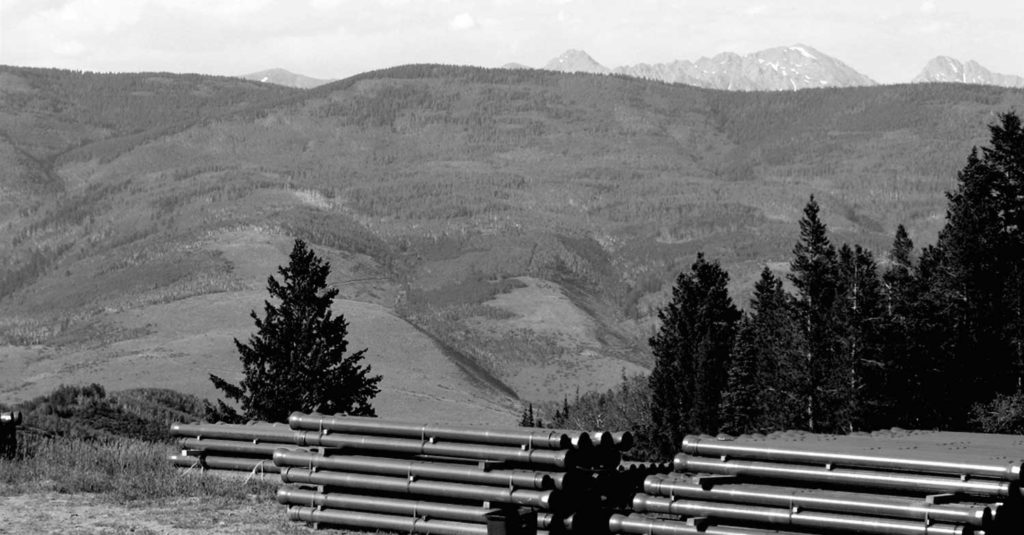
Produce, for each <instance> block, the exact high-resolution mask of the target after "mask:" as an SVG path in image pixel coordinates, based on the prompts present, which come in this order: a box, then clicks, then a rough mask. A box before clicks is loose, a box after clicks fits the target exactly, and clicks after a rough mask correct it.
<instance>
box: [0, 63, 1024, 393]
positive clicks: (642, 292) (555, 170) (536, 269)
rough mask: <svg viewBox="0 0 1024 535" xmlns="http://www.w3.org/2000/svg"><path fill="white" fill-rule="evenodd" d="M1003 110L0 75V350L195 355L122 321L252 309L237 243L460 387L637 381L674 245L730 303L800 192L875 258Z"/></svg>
mask: <svg viewBox="0 0 1024 535" xmlns="http://www.w3.org/2000/svg"><path fill="white" fill-rule="evenodd" d="M1022 104H1024V91H1021V90H1011V89H1004V88H994V87H983V86H969V85H959V84H948V85H946V84H921V85H904V86H883V87H870V88H851V89H820V90H819V89H816V90H803V91H796V92H779V93H731V92H724V91H711V90H704V89H698V88H693V87H687V86H681V85H668V84H662V83H656V82H649V81H642V80H636V79H630V78H625V77H617V76H594V75H584V74H576V75H571V74H561V73H553V72H545V71H534V70H500V69H491V70H488V69H479V68H467V67H445V66H430V65H421V66H407V67H398V68H394V69H388V70H384V71H376V72H371V73H366V74H363V75H359V76H356V77H353V78H350V79H347V80H343V81H339V82H336V83H333V84H329V85H325V86H321V87H318V88H316V89H313V90H309V91H305V92H292V91H291V90H287V89H284V88H280V87H275V86H270V85H260V84H256V83H250V82H245V81H241V80H236V79H227V78H212V77H200V76H191V75H169V74H159V75H157V74H149V75H99V74H83V73H75V72H68V71H41V70H34V69H14V68H8V67H0V140H2V143H0V158H3V160H2V162H3V166H2V168H3V171H0V173H2V174H0V187H2V188H3V192H4V198H3V201H0V207H2V211H0V225H3V229H4V232H3V234H2V238H3V239H2V240H0V258H3V259H4V260H3V265H2V266H0V269H2V273H0V313H2V316H0V317H2V318H3V319H2V320H0V344H6V346H0V350H3V349H2V348H5V347H6V348H7V350H8V352H9V353H11V354H13V355H19V357H18V358H19V359H21V360H19V362H22V363H25V362H29V361H32V360H33V359H43V360H46V359H59V358H62V357H60V356H59V355H68V354H74V355H80V357H76V358H82V359H86V360H88V359H95V360H100V359H102V356H101V354H102V353H103V350H104V349H103V348H105V347H109V346H110V345H111V344H117V343H121V344H122V345H121V346H118V348H119V349H118V351H121V353H119V355H120V356H123V357H124V356H127V357H131V356H132V355H135V356H137V357H139V359H138V360H139V361H140V362H142V364H140V365H157V364H154V363H152V362H151V361H150V360H147V357H148V358H150V359H151V358H152V356H153V355H161V356H162V357H161V358H166V359H171V360H173V359H174V358H176V357H175V356H174V355H175V354H176V352H188V351H193V350H194V351H198V349H195V348H196V347H200V346H195V345H187V346H186V345H181V346H175V347H176V348H178V349H175V350H173V351H170V350H168V351H165V352H161V351H156V350H154V349H153V348H152V347H150V346H146V345H145V344H141V345H140V344H135V345H131V344H130V342H131V341H132V340H141V339H143V338H145V339H147V340H149V339H154V340H155V339H160V340H169V339H172V338H173V339H174V340H184V339H190V340H191V339H193V338H198V337H201V336H202V332H193V331H191V330H190V329H196V328H197V327H194V326H193V327H188V328H184V327H183V328H181V329H180V330H174V328H172V327H171V326H170V325H171V323H173V322H170V321H159V322H157V321H152V322H148V323H146V322H141V323H140V322H137V321H136V322H134V323H133V321H129V319H126V318H130V317H140V316H145V317H149V316H146V314H147V313H149V312H152V311H154V310H157V309H158V308H159V307H164V308H167V307H170V306H172V305H173V304H175V303H183V304H184V305H182V307H181V308H180V310H185V311H188V312H191V313H194V314H198V313H201V309H202V307H204V306H207V305H205V304H203V303H207V304H208V303H209V302H210V300H211V299H213V297H209V298H207V300H205V301H204V300H203V299H200V298H201V297H203V296H223V299H228V298H229V297H230V296H235V295H241V293H242V292H251V291H253V290H254V289H258V288H259V287H260V286H261V285H262V282H263V281H264V280H265V277H266V276H267V275H269V274H270V270H271V269H272V268H273V265H274V264H272V263H271V264H270V265H269V266H268V265H266V263H265V262H263V257H262V256H260V254H257V253H258V252H259V251H262V249H259V248H258V247H257V246H259V247H263V246H264V245H266V244H267V243H271V242H274V240H276V239H277V238H278V237H281V236H293V237H300V238H303V239H305V240H307V241H308V242H310V243H311V244H313V245H314V246H315V247H319V248H320V249H321V250H323V251H326V253H327V254H328V257H329V258H330V259H331V260H332V264H334V265H335V266H336V267H337V268H338V269H337V272H338V274H337V277H336V280H335V283H337V284H339V287H340V288H341V289H342V297H343V298H347V299H351V300H354V301H364V302H369V303H375V304H377V305H381V306H383V307H386V308H387V309H389V310H391V311H393V312H394V313H396V314H398V315H400V316H401V317H402V318H404V319H405V320H407V321H408V322H410V323H412V324H413V325H415V326H416V327H417V328H418V329H420V330H421V331H422V332H425V333H427V334H429V336H430V337H432V338H433V339H435V340H436V341H437V342H438V343H439V344H440V345H441V346H442V347H444V349H445V351H447V352H448V354H449V355H452V358H454V359H456V360H458V362H459V363H460V369H461V370H463V371H464V372H466V373H470V374H471V375H472V376H473V377H476V379H475V380H477V381H480V382H482V384H488V385H491V386H492V387H494V388H498V389H501V390H502V391H503V392H506V393H509V394H512V393H514V395H518V396H519V397H521V398H523V399H526V400H538V401H542V400H552V399H558V400H561V399H562V396H563V394H564V393H565V392H572V391H573V390H574V389H577V388H578V389H580V390H582V391H588V390H604V389H606V388H608V387H609V386H611V385H613V384H615V383H617V382H618V381H619V380H620V378H621V375H622V373H623V371H625V372H627V373H632V372H635V371H639V370H641V369H643V368H647V367H649V366H650V365H651V363H652V359H651V356H650V353H649V350H648V348H647V347H646V338H647V337H648V336H649V335H650V334H651V333H652V329H653V326H654V324H655V319H656V318H654V316H653V315H654V311H655V310H656V309H657V308H658V307H660V306H662V305H663V304H664V302H665V301H666V300H667V291H668V289H669V288H670V287H671V284H672V282H673V280H674V279H675V277H676V275H677V274H678V273H679V272H681V271H683V270H684V269H686V268H687V267H688V266H690V265H691V264H692V263H693V261H694V259H695V255H696V253H697V252H698V251H704V252H705V253H706V255H707V256H708V257H709V258H712V259H716V260H719V261H721V263H722V265H723V267H725V268H726V269H727V270H728V271H729V272H730V273H731V274H732V275H733V277H732V283H733V286H732V289H733V293H734V294H737V296H738V297H740V299H739V300H738V302H739V303H741V304H742V305H745V302H746V296H745V295H739V294H741V293H743V292H746V291H749V289H750V288H752V287H753V281H754V280H755V278H756V277H757V275H758V273H760V271H761V269H762V267H763V266H764V265H768V266H769V267H771V268H772V269H773V270H775V271H785V270H787V269H788V268H787V265H786V262H788V260H789V258H790V256H791V255H790V253H791V251H792V248H793V245H794V243H796V240H797V237H798V228H797V225H796V222H797V220H798V219H799V218H800V214H801V208H802V207H803V206H804V204H805V203H806V202H807V199H808V198H809V196H810V195H812V194H813V195H815V197H816V198H817V199H818V202H819V203H820V204H821V207H822V216H823V218H824V219H825V220H826V222H827V223H828V225H829V228H830V229H831V231H832V232H833V234H834V239H835V241H836V242H837V243H839V242H845V241H849V242H854V243H860V244H862V245H864V246H866V247H867V248H869V249H870V250H873V251H874V252H875V253H881V252H882V251H884V250H886V249H887V248H888V247H889V244H890V243H891V241H892V236H893V232H894V231H895V228H896V226H897V225H898V224H900V223H902V224H904V225H906V227H907V229H908V230H909V232H910V235H911V237H912V238H913V239H914V241H915V242H916V243H918V244H926V243H929V242H931V241H933V240H934V238H935V235H936V233H937V231H938V229H939V228H940V227H941V226H942V224H943V220H944V215H945V214H944V210H945V205H946V199H945V197H944V192H945V191H946V190H948V189H950V188H951V187H952V185H953V184H954V182H955V179H956V171H957V170H958V169H960V168H962V167H963V163H964V161H965V158H966V156H967V154H968V153H969V151H970V149H971V147H972V146H973V145H975V144H979V143H981V142H983V141H984V140H985V139H986V136H987V129H986V125H988V124H989V123H991V122H992V121H993V120H994V117H995V115H994V114H995V113H997V112H1002V111H1007V110H1009V109H1013V108H1018V109H1020V108H1021V107H1022ZM133 110H134V111H133ZM275 243H276V242H275ZM879 256H881V255H879ZM243 302H245V303H248V301H243ZM196 307H199V308H196ZM160 310H163V308H161V309H160ZM247 312H248V309H243V310H240V311H239V314H240V315H243V316H244V315H245V314H247ZM152 317H154V318H157V317H159V318H163V317H164V316H152ZM242 334H244V333H237V334H235V336H242ZM147 337H148V338H147ZM161 337H163V338H161ZM175 337H177V338H175ZM229 340H230V338H228V341H229ZM147 343H148V342H147ZM160 343H168V344H169V343H170V342H160ZM228 345H229V344H228ZM367 345H370V346H371V348H370V349H371V351H370V352H371V354H372V352H373V348H372V343H370V344H367ZM183 347H187V348H191V349H181V348H183ZM83 348H85V349H83ZM230 349H231V348H230V347H228V348H227V349H226V350H225V353H224V354H225V355H230ZM133 352H134V353H133ZM218 358H220V359H221V360H218V361H217V364H216V365H215V366H219V368H215V369H217V370H219V371H220V372H221V373H231V372H230V370H224V369H223V367H224V366H227V365H228V364H230V360H227V361H225V360H223V358H221V357H218ZM236 362H237V361H236ZM73 364H74V366H82V365H86V366H87V365H88V363H85V364H83V363H82V362H78V363H73ZM211 365H212V364H211ZM2 366H4V363H3V362H0V367H2ZM19 366H21V365H20V364H19ZM30 368H31V367H30V366H28V365H27V364H25V365H24V366H23V367H20V368H18V369H19V370H21V369H24V370H28V369H30ZM71 369H73V366H72V363H68V364H67V365H59V366H58V365H55V366H54V367H53V368H52V369H51V370H50V371H48V373H51V374H56V375H58V376H59V375H60V374H62V373H63V374H67V373H70V372H69V370H71ZM186 372H187V373H198V374H199V375H202V376H203V377H205V371H204V370H194V369H188V370H182V371H181V372H180V373H186ZM3 373H7V371H6V370H3V369H2V368H0V375H3ZM19 373H20V372H19ZM36 380H38V379H35V378H30V377H23V378H20V380H19V381H18V382H17V385H11V384H7V385H4V392H0V397H3V396H7V397H17V396H24V395H26V394H28V393H30V392H35V391H34V390H32V388H30V387H23V386H21V383H22V382H25V383H27V384H29V385H31V384H33V383H32V382H33V381H36ZM140 386H141V385H140ZM203 388H205V387H200V386H197V387H196V388H195V389H194V390H191V392H194V393H200V394H203V393H205V390H203Z"/></svg>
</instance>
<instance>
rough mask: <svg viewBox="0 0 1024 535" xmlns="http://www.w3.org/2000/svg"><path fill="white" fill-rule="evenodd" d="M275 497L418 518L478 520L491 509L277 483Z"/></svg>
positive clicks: (289, 502)
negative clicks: (337, 491) (287, 485)
mask: <svg viewBox="0 0 1024 535" xmlns="http://www.w3.org/2000/svg"><path fill="white" fill-rule="evenodd" d="M277 501H278V503H281V504H284V505H302V506H306V507H323V508H327V509H345V510H349V511H363V512H367V513H380V514H389V515H404V516H417V517H419V518H424V519H431V518H440V519H442V520H457V521H460V522H470V523H474V524H482V523H484V522H485V521H486V519H485V518H484V515H485V514H486V513H487V512H488V511H490V510H491V509H489V508H485V507H480V506H472V505H453V504H447V503H436V502H428V501H421V500H403V499H399V498H385V497H380V496H363V495H357V494H342V493H336V492H329V493H320V492H317V491H315V490H309V489H293V488H288V487H281V488H279V489H277Z"/></svg>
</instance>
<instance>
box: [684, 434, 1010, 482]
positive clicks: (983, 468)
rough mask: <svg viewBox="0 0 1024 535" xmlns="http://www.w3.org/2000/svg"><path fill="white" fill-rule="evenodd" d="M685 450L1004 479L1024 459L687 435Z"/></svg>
mask: <svg viewBox="0 0 1024 535" xmlns="http://www.w3.org/2000/svg"><path fill="white" fill-rule="evenodd" d="M683 453H688V454H690V455H695V456H700V457H723V456H724V457H730V458H735V459H747V460H754V461H773V462H791V463H808V464H821V465H829V466H845V467H850V468H867V469H874V470H898V471H901V472H915V473H929V474H953V475H959V476H968V477H988V478H994V479H999V480H1002V481H1020V480H1021V465H1022V464H1024V461H1020V460H1014V461H1008V462H1005V463H995V462H992V463H971V462H963V461H957V460H953V459H950V460H938V459H927V458H920V457H914V456H912V455H892V454H875V453H870V452H858V453H841V452H835V451H828V450H824V449H821V447H820V446H818V447H815V446H808V445H802V444H792V443H789V444H785V445H767V444H758V443H754V444H745V443H743V442H740V441H732V440H715V439H707V438H701V437H699V436H696V435H688V436H686V437H685V438H683Z"/></svg>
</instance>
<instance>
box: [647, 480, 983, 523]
mask: <svg viewBox="0 0 1024 535" xmlns="http://www.w3.org/2000/svg"><path fill="white" fill-rule="evenodd" d="M644 492H646V493H648V494H653V495H657V496H667V497H669V498H686V499H690V500H704V501H712V502H726V503H737V504H745V505H763V506H769V507H798V508H800V509H809V510H812V511H823V512H829V513H853V514H861V515H868V516H885V517H891V518H905V519H912V520H922V521H925V520H929V521H934V522H949V523H952V524H965V525H969V526H974V527H982V526H985V525H988V524H989V522H991V520H992V511H991V509H989V508H988V507H986V506H983V505H967V504H955V503H954V504H942V505H933V504H928V503H926V502H925V501H924V500H922V499H914V498H902V497H897V496H886V495H876V494H860V493H854V492H839V491H823V490H817V489H815V490H813V491H811V490H807V489H799V488H786V487H773V486H763V485H748V484H739V485H730V484H725V485H714V486H709V487H702V486H701V485H700V484H698V483H695V482H692V481H688V480H683V479H682V478H672V477H667V476H648V477H647V478H646V479H645V480H644Z"/></svg>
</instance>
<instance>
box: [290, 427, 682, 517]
mask: <svg viewBox="0 0 1024 535" xmlns="http://www.w3.org/2000/svg"><path fill="white" fill-rule="evenodd" d="M288 422H289V425H290V426H291V428H292V429H293V430H294V431H295V432H296V433H305V434H304V435H302V444H303V445H316V446H318V447H319V448H321V449H320V450H318V451H315V452H311V451H295V450H286V449H280V450H278V451H276V452H275V453H274V454H273V460H274V463H275V464H276V465H277V466H278V467H279V468H280V471H281V480H282V481H283V482H284V483H291V484H295V485H300V487H298V488H294V487H282V488H281V489H279V490H278V495H277V498H278V501H279V502H281V503H282V504H286V505H288V506H289V510H288V517H289V518H290V519H292V520H298V521H306V522H316V523H324V524H330V525H334V526H344V527H349V528H367V529H391V530H397V531H402V532H409V533H452V534H457V535H461V534H486V533H488V531H487V530H488V525H489V524H493V523H494V522H495V516H496V515H495V513H496V512H498V511H504V512H505V513H507V512H508V511H509V510H512V509H516V510H517V511H518V512H526V515H525V517H524V518H525V519H526V521H527V522H529V523H531V524H533V525H531V526H529V527H530V528H531V529H535V530H540V531H541V532H549V533H588V534H593V533H601V532H602V531H606V529H605V526H606V525H607V522H608V516H609V515H610V512H605V513H602V511H606V510H607V508H608V506H609V505H608V504H610V503H612V502H613V501H615V500H619V501H621V500H622V499H623V497H622V496H619V494H621V493H620V487H621V485H622V482H623V481H625V480H626V479H627V478H632V479H633V480H635V481H636V482H637V483H639V481H640V480H641V479H642V476H638V474H640V470H641V469H640V468H639V467H633V468H632V469H630V468H629V467H620V457H621V455H620V452H621V451H622V450H624V449H627V448H629V447H631V446H632V436H631V435H630V434H629V433H608V432H593V433H588V432H583V431H568V430H554V429H539V428H480V427H470V426H457V425H432V424H427V425H424V424H418V423H404V422H396V421H390V420H381V419H378V418H361V417H351V416H325V415H319V414H302V413H295V414H292V415H291V417H289V419H288ZM658 468H659V469H661V470H662V471H667V467H666V466H664V465H658ZM647 473H648V472H643V475H646V474H647ZM505 513H501V514H505ZM488 514H491V515H492V516H491V518H488V517H487V515H488ZM518 514H519V513H517V514H507V515H506V516H507V517H515V516H518ZM497 516H501V515H500V514H499V515H497ZM507 531H508V532H509V533H520V532H523V533H525V532H526V531H515V530H513V529H512V528H508V530H507ZM502 533H505V531H502Z"/></svg>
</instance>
